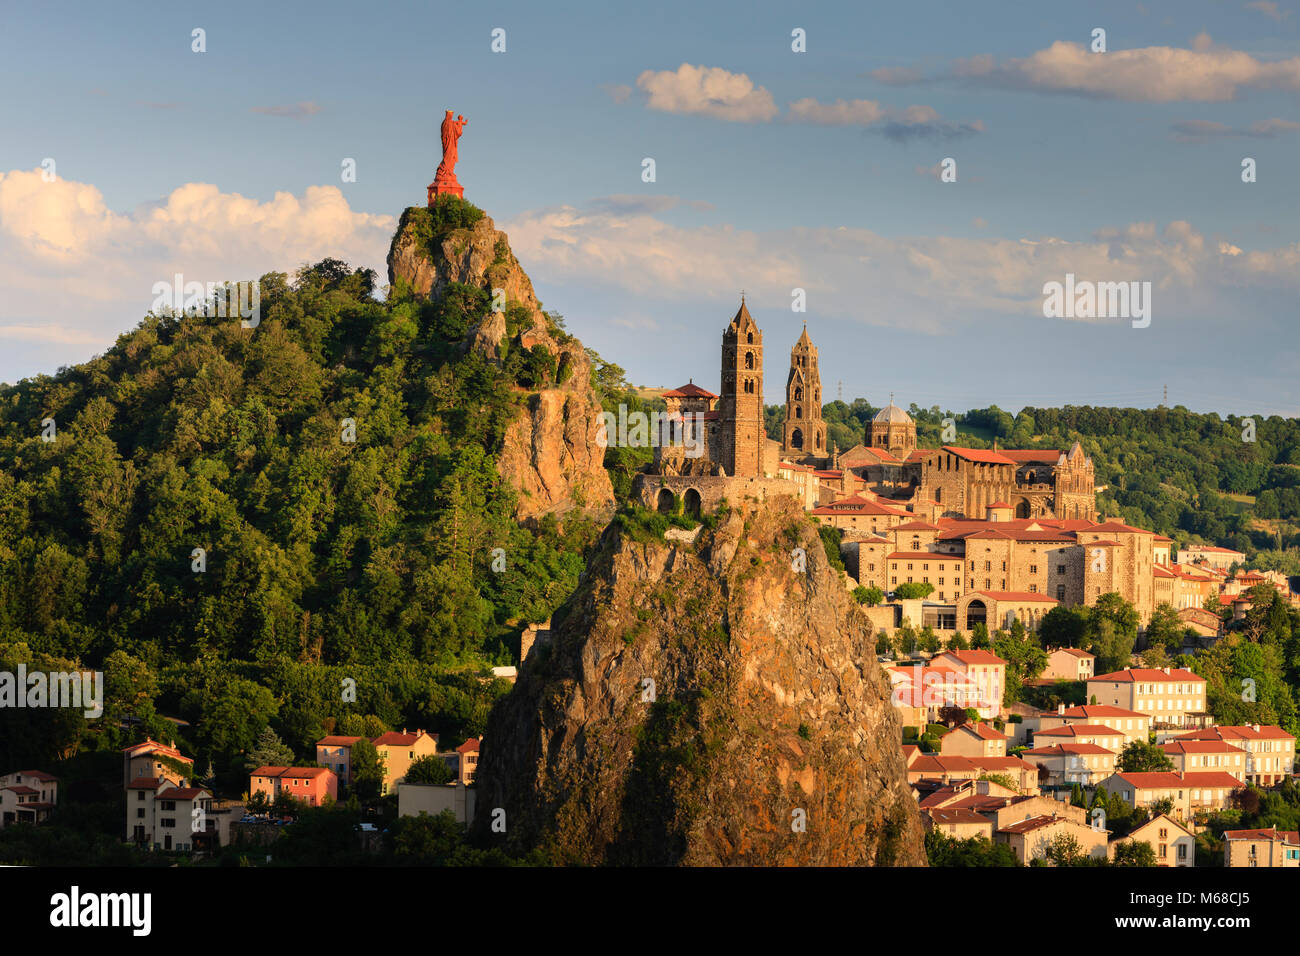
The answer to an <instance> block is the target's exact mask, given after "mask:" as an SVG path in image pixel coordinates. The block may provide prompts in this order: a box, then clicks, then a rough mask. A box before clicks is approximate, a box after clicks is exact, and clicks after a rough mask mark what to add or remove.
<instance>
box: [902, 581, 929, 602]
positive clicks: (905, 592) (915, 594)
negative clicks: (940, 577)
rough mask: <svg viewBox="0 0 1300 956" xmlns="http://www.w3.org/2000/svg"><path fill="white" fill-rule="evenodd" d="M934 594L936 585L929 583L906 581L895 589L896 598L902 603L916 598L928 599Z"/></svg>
mask: <svg viewBox="0 0 1300 956" xmlns="http://www.w3.org/2000/svg"><path fill="white" fill-rule="evenodd" d="M933 593H934V585H933V584H930V583H929V582H928V581H904V582H903V583H902V584H900V585H898V587H896V588H894V597H895V598H897V599H898V600H900V601H908V600H912V599H914V598H926V597H929V596H930V595H931V594H933Z"/></svg>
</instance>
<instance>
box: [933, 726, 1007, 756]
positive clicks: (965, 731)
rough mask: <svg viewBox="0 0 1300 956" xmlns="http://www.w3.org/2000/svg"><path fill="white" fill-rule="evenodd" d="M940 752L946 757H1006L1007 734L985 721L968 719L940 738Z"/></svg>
mask: <svg viewBox="0 0 1300 956" xmlns="http://www.w3.org/2000/svg"><path fill="white" fill-rule="evenodd" d="M939 753H940V754H942V755H943V756H945V757H1005V756H1006V755H1007V736H1006V734H1004V733H1002V732H1001V731H1000V730H997V729H995V728H994V727H992V726H990V725H989V724H986V723H984V722H983V721H980V722H979V723H974V724H972V723H970V722H969V721H968V722H967V723H964V724H960V725H958V726H956V727H954V728H953V729H952V730H950V731H949V732H948V733H946V734H944V735H943V737H941V738H940V739H939Z"/></svg>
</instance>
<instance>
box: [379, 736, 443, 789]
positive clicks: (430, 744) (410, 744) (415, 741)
mask: <svg viewBox="0 0 1300 956" xmlns="http://www.w3.org/2000/svg"><path fill="white" fill-rule="evenodd" d="M371 743H372V744H374V745H375V750H377V751H379V756H380V759H382V760H383V762H384V781H383V784H382V786H381V787H380V791H379V792H380V793H382V794H387V793H395V792H396V791H397V785H398V784H399V783H401V782H402V781H403V780H405V779H406V772H407V771H408V770H409V769H410V768H411V764H413V763H414V762H415V761H417V760H419V759H420V758H421V757H432V756H435V755H436V754H437V753H438V735H437V734H427V733H425V732H424V731H423V730H415V731H414V732H411V733H408V732H407V730H406V728H405V727H403V728H402V731H401V733H398V732H397V731H395V730H390V731H389V732H388V733H386V734H381V735H380V736H378V737H376V738H375V739H374V740H372V741H371Z"/></svg>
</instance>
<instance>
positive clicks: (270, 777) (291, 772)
mask: <svg viewBox="0 0 1300 956" xmlns="http://www.w3.org/2000/svg"><path fill="white" fill-rule="evenodd" d="M258 793H260V794H262V795H263V796H265V797H266V799H267V800H269V801H272V802H274V801H275V798H276V797H277V796H279V795H280V794H281V793H285V794H288V795H289V796H291V797H293V798H294V799H295V800H298V801H301V802H302V803H305V804H307V806H309V807H320V806H324V805H325V804H326V803H333V802H334V801H336V800H338V798H339V778H338V775H337V774H335V773H334V771H333V770H330V769H328V768H327V767H272V766H266V767H258V768H257V769H256V770H254V771H253V772H252V773H250V774H249V775H248V795H249V797H252V796H253V795H254V794H258Z"/></svg>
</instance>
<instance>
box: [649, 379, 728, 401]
mask: <svg viewBox="0 0 1300 956" xmlns="http://www.w3.org/2000/svg"><path fill="white" fill-rule="evenodd" d="M662 397H663V398H717V397H718V396H716V395H714V394H713V393H712V392H710V391H709V390H708V389H707V388H700V386H698V385H696V384H695V383H694V382H687V383H686V384H685V385H678V386H677V387H676V388H670V389H669V390H668V391H666V392H664V393H663V396H662Z"/></svg>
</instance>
